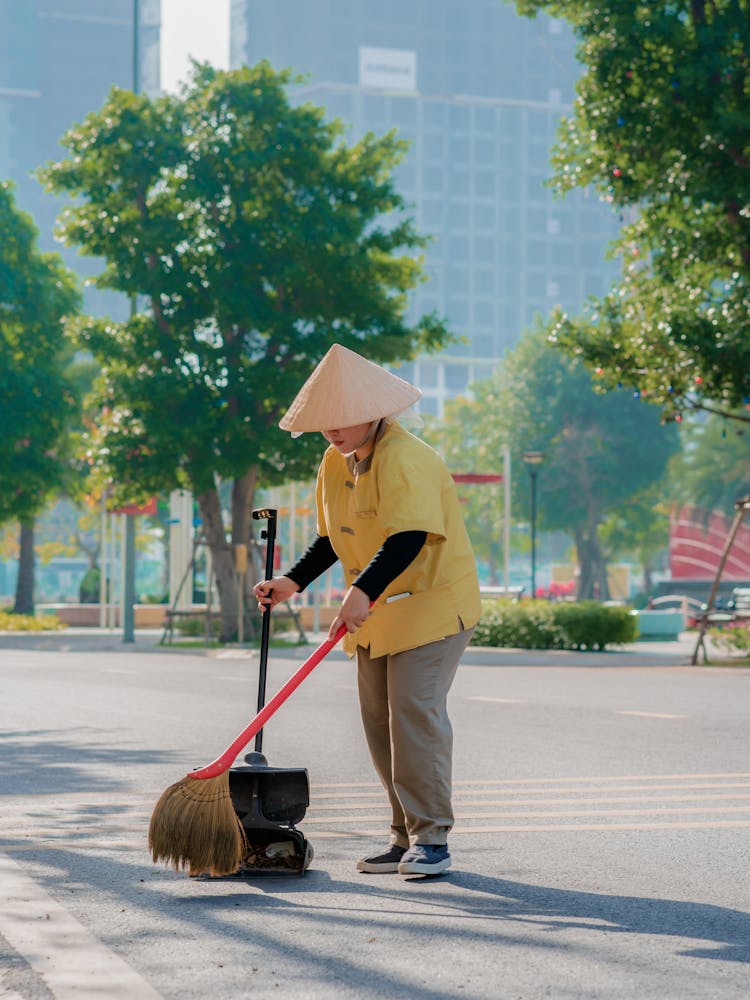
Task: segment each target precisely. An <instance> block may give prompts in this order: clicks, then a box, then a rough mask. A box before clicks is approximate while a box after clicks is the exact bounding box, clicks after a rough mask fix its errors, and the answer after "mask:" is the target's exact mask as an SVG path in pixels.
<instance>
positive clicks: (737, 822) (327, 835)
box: [313, 819, 750, 840]
mask: <svg viewBox="0 0 750 1000" xmlns="http://www.w3.org/2000/svg"><path fill="white" fill-rule="evenodd" d="M736 828H750V819H724V820H688V821H684V822H683V821H678V822H676V823H670V822H645V823H554V824H552V823H551V824H549V825H544V826H543V825H542V824H540V823H534V824H529V825H520V824H519V825H507V826H460V825H457V826H454V827H453V829H452V830H451V837H456V836H464V835H466V834H469V835H472V836H475V835H476V834H478V833H594V832H600V831H602V830H605V831H613V830H733V829H736ZM382 835H383V829H382V827H380V828H377V829H375V828H373V829H371V830H370V829H366V828H364V829H359V830H316V831H315V833H314V834H313V836H314V837H315V839H316V840H344V839H347V838H350V837H382Z"/></svg>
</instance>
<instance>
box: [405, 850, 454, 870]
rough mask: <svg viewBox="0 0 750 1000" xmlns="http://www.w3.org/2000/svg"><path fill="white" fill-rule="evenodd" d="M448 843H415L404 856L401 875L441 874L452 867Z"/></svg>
mask: <svg viewBox="0 0 750 1000" xmlns="http://www.w3.org/2000/svg"><path fill="white" fill-rule="evenodd" d="M450 863H451V856H450V854H449V853H448V845H447V844H414V845H413V846H412V847H410V848H409V850H408V851H406V853H405V854H404V856H403V857H402V859H401V861H400V863H399V866H398V869H397V871H398V873H399V875H439V874H440V872H444V871H445V869H446V868H450Z"/></svg>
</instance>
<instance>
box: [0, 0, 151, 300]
mask: <svg viewBox="0 0 750 1000" xmlns="http://www.w3.org/2000/svg"><path fill="white" fill-rule="evenodd" d="M160 13H161V0H22V2H20V0H0V179H2V180H11V181H13V183H14V184H15V187H16V192H15V193H16V198H17V200H18V203H19V206H20V207H21V208H22V209H24V210H25V211H27V212H29V213H30V214H31V216H32V217H33V219H34V222H35V224H36V226H37V228H38V229H39V244H40V247H41V249H43V250H52V249H55V250H61V249H62V248H61V247H60V245H59V244H57V243H55V241H54V236H53V231H54V224H55V219H56V217H57V215H58V214H59V212H60V209H61V207H62V202H61V201H60V200H59V199H57V198H54V197H52V196H51V195H49V194H47V193H45V191H44V190H43V188H42V186H41V184H40V183H39V181H37V180H36V178H35V177H34V175H33V172H34V171H35V170H36V169H37V168H38V167H39V166H41V165H42V164H44V163H46V162H48V161H49V160H54V159H57V158H59V157H60V156H62V155H63V149H62V147H61V146H60V144H59V140H60V138H61V137H62V135H63V134H64V133H65V132H66V131H67V130H68V129H69V128H70V127H71V126H72V125H73V124H75V123H76V122H79V121H81V120H82V119H83V118H84V117H85V116H86V115H87V114H88V113H89V112H90V111H94V110H95V109H96V108H98V107H100V106H101V104H102V103H103V101H104V99H105V98H106V96H107V94H108V92H109V89H110V87H112V85H113V84H118V85H119V86H121V87H129V88H133V86H134V84H135V83H136V75H137V83H138V89H140V90H143V91H145V92H148V93H157V92H158V90H159V22H160ZM136 14H137V25H138V32H137V36H138V48H137V52H136V51H135V50H134V39H135V37H136V32H135V30H134V27H135V24H136ZM136 55H137V58H134V57H135V56H136ZM63 256H64V257H65V261H66V263H67V265H68V266H69V267H71V268H72V269H73V270H75V271H77V272H78V273H80V274H82V275H85V274H91V273H93V272H94V271H96V270H97V269H98V265H95V264H94V263H93V262H91V261H86V260H85V258H82V257H79V256H78V255H77V254H76V252H75V251H74V250H70V251H63ZM99 298H100V296H99V295H98V294H97V293H95V292H90V293H87V307H89V308H92V309H94V310H96V308H97V305H98V304H99V302H98V300H99ZM110 299H111V296H110Z"/></svg>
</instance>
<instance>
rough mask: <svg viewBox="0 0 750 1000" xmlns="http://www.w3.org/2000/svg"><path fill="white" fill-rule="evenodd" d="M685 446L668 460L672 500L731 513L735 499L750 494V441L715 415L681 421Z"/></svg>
mask: <svg viewBox="0 0 750 1000" xmlns="http://www.w3.org/2000/svg"><path fill="white" fill-rule="evenodd" d="M682 433H683V437H684V439H685V447H684V449H683V450H682V452H681V453H680V454H679V455H675V456H674V458H672V460H671V461H670V466H669V472H670V475H669V478H670V481H671V482H672V483H673V484H674V485H673V487H672V502H673V503H674V504H675V505H677V506H680V507H681V506H682V505H683V504H686V503H691V504H696V505H697V506H699V507H704V508H705V509H706V510H707V511H710V510H720V511H723V512H724V513H725V514H728V515H730V516H731V512H732V511H733V510H734V503H735V501H736V500H739V499H740V498H742V497H744V496H748V494H750V441H749V440H748V435H747V433H743V430H742V428H740V429H739V431H738V430H736V429H735V428H733V427H731V426H727V424H726V421H724V420H722V419H721V418H720V417H717V416H710V417H709V418H708V419H707V420H701V421H690V422H689V423H686V424H685V425H683V431H682Z"/></svg>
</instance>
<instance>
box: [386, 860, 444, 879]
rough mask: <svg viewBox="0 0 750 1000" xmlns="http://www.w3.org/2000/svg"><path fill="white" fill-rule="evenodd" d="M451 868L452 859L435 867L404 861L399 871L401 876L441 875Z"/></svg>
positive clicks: (422, 862)
mask: <svg viewBox="0 0 750 1000" xmlns="http://www.w3.org/2000/svg"><path fill="white" fill-rule="evenodd" d="M450 866H451V859H450V858H444V859H443V860H442V861H438V862H437V863H436V864H434V865H429V864H427V863H426V862H424V861H402V862H401V863H400V864H399V866H398V869H397V870H398V874H399V875H439V874H440V872H444V871H445V869H446V868H450Z"/></svg>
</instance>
